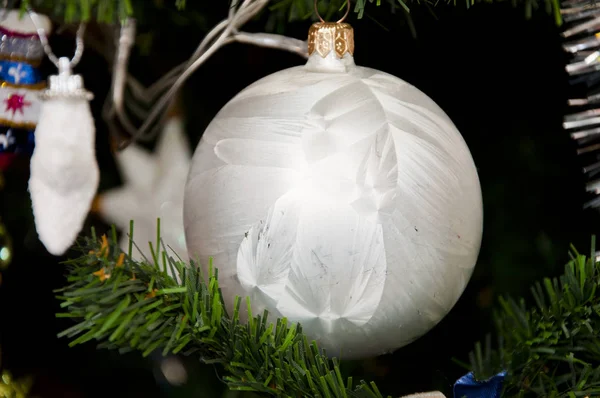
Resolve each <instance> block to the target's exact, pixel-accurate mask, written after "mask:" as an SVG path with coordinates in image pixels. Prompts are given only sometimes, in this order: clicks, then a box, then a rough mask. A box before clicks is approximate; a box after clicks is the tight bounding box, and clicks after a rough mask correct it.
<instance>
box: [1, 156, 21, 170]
mask: <svg viewBox="0 0 600 398" xmlns="http://www.w3.org/2000/svg"><path fill="white" fill-rule="evenodd" d="M16 157H17V155H16V154H14V153H6V152H3V153H0V171H5V170H7V169H8V167H9V166H10V165H11V163H12V162H13V160H15V158H16Z"/></svg>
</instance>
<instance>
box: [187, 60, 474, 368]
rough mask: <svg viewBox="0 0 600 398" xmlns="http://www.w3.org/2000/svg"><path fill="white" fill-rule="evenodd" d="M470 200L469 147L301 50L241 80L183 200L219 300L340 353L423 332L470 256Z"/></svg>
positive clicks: (354, 69) (417, 99)
mask: <svg viewBox="0 0 600 398" xmlns="http://www.w3.org/2000/svg"><path fill="white" fill-rule="evenodd" d="M482 219H483V215H482V202H481V191H480V185H479V180H478V176H477V171H476V169H475V166H474V164H473V160H472V157H471V154H470V153H469V150H468V148H467V146H466V144H465V142H464V140H463V139H462V137H461V135H460V133H459V132H458V131H457V129H456V127H455V126H454V125H453V123H452V121H451V120H450V119H449V118H448V116H447V115H446V114H445V113H444V112H443V111H442V110H441V109H440V108H439V107H438V106H437V105H436V104H435V103H434V102H433V101H432V100H431V99H430V98H429V97H427V96H426V95H425V94H423V93H422V92H421V91H419V90H418V89H416V88H415V87H413V86H411V85H410V84H408V83H406V82H404V81H402V80H400V79H398V78H396V77H394V76H391V75H388V74H386V73H383V72H380V71H377V70H373V69H369V68H363V67H358V66H356V65H354V60H353V58H352V56H351V55H349V54H346V55H345V56H344V58H343V59H342V60H340V59H335V57H332V56H329V57H325V58H323V57H321V56H319V55H318V54H317V53H314V54H313V55H311V57H310V59H309V61H308V63H307V65H306V66H301V67H295V68H291V69H287V70H283V71H281V72H278V73H275V74H273V75H270V76H267V77H265V78H264V79H262V80H259V81H258V82H256V83H254V84H252V85H251V86H250V87H248V88H246V89H245V90H243V91H242V92H241V93H239V94H238V95H237V96H236V97H235V98H234V99H233V100H231V101H230V102H229V103H228V104H227V105H226V106H225V107H224V108H223V109H222V110H221V111H220V112H219V114H218V115H217V116H216V117H215V119H214V120H213V121H212V123H211V124H210V125H209V126H208V128H207V129H206V131H205V133H204V136H203V137H202V140H201V142H200V144H199V146H198V148H197V150H196V153H195V155H194V158H193V161H192V168H191V170H190V175H189V179H188V183H187V188H186V195H185V204H184V220H185V230H186V238H187V245H188V250H189V254H190V256H191V257H192V258H194V259H195V258H199V259H200V260H201V261H202V262H203V264H204V265H206V264H207V262H208V258H209V257H213V258H214V265H215V267H217V268H218V270H219V280H220V284H221V287H222V290H223V298H224V299H225V301H226V303H227V304H228V305H229V306H230V308H231V305H232V304H233V300H234V297H235V296H236V295H239V296H242V297H245V296H249V297H250V299H251V302H252V305H253V311H254V313H262V311H263V310H264V309H267V310H268V311H269V313H270V314H271V316H272V317H273V318H274V317H287V318H288V319H289V320H290V321H293V322H300V323H301V324H302V327H303V331H304V332H305V333H306V334H307V335H308V336H309V338H312V339H315V340H317V342H318V343H319V344H320V347H322V348H326V349H327V353H328V354H329V355H333V356H340V355H341V357H342V358H346V359H348V358H359V357H366V356H375V355H379V354H382V353H386V352H390V351H393V350H395V349H397V348H399V347H402V346H404V345H406V344H408V343H410V342H412V341H414V340H415V339H417V338H418V337H420V336H422V335H423V334H424V333H426V332H427V331H428V330H429V329H431V328H432V327H433V326H434V325H436V324H437V323H438V322H439V321H440V320H441V319H442V318H443V317H444V316H445V315H446V314H447V313H448V311H450V309H451V308H452V307H453V306H454V304H455V303H456V301H457V300H458V298H459V297H460V295H461V293H462V292H463V290H464V288H465V286H466V284H467V282H468V281H469V278H470V276H471V273H472V270H473V267H474V265H475V262H476V260H477V256H478V252H479V247H480V243H481V235H482V221H483V220H482Z"/></svg>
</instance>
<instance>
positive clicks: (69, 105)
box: [29, 98, 99, 255]
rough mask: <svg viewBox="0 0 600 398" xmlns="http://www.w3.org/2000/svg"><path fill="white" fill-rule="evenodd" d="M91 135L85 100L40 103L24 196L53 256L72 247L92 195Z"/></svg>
mask: <svg viewBox="0 0 600 398" xmlns="http://www.w3.org/2000/svg"><path fill="white" fill-rule="evenodd" d="M95 133H96V129H95V126H94V120H93V118H92V114H91V111H90V106H89V103H88V101H87V100H85V99H77V98H54V99H49V100H47V101H44V102H43V103H42V111H41V115H40V120H39V122H38V126H37V129H36V130H35V137H36V146H35V150H34V152H33V156H32V157H31V178H30V180H29V191H30V193H31V201H32V204H33V214H34V217H35V226H36V230H37V233H38V235H39V238H40V240H41V241H42V243H43V244H44V246H46V249H47V250H48V252H50V253H51V254H53V255H62V254H64V253H65V252H66V251H67V250H68V249H69V247H71V245H72V244H73V242H74V241H75V239H76V238H77V235H78V234H79V232H80V231H81V229H82V227H83V223H84V221H85V218H86V216H87V214H88V211H89V209H90V205H91V201H92V199H93V198H94V195H95V194H96V189H97V188H98V182H99V170H98V165H97V163H96V153H95V144H96V142H95Z"/></svg>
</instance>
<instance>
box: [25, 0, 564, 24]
mask: <svg viewBox="0 0 600 398" xmlns="http://www.w3.org/2000/svg"><path fill="white" fill-rule="evenodd" d="M229 1H237V0H229ZM347 1H348V0H330V1H319V12H320V13H321V15H322V16H323V17H324V18H325V19H327V20H333V19H335V17H336V15H338V14H340V12H342V13H343V10H344V8H345V7H346V5H347ZM351 1H352V3H351V6H352V10H353V12H354V13H355V15H356V16H357V17H358V18H359V19H360V18H362V17H363V16H364V14H365V11H366V10H367V9H368V8H371V7H374V6H377V7H379V6H382V5H385V9H386V10H389V12H395V11H397V10H401V11H403V12H400V13H399V15H405V14H406V13H410V10H411V8H412V7H416V6H425V7H427V8H428V9H430V8H432V7H435V6H438V5H442V4H446V5H452V6H459V7H466V8H470V7H472V6H474V5H475V4H478V3H482V2H484V3H490V2H495V1H498V2H500V1H503V0H383V1H382V0H351ZM188 3H190V4H188ZM511 3H512V5H513V6H515V7H517V6H522V7H523V8H524V9H525V14H526V17H527V18H530V17H531V15H532V13H533V12H534V11H536V10H545V11H546V13H548V14H550V15H553V17H554V19H555V21H556V23H557V25H560V24H561V23H562V18H561V14H560V3H559V0H543V2H538V1H537V0H511ZM198 4H200V3H199V1H197V2H192V1H189V2H188V1H186V0H154V1H148V0H22V1H21V5H22V8H23V10H25V9H26V8H27V7H29V6H31V7H33V8H34V9H36V10H39V11H40V12H47V13H51V14H53V15H55V16H57V17H60V18H62V19H64V20H65V21H66V22H75V21H81V20H83V21H89V20H94V19H95V20H97V21H99V22H102V23H114V22H117V21H120V20H123V19H125V18H127V17H132V16H133V17H139V16H140V15H142V14H144V11H145V10H147V9H149V8H154V9H158V8H163V7H165V6H175V7H176V8H177V9H179V10H184V9H185V8H186V6H189V8H193V7H194V6H196V5H198ZM269 11H270V12H271V13H272V16H273V17H274V18H275V19H276V20H278V21H287V22H291V21H295V20H302V21H305V20H309V19H311V18H314V1H313V0H271V4H270V6H269Z"/></svg>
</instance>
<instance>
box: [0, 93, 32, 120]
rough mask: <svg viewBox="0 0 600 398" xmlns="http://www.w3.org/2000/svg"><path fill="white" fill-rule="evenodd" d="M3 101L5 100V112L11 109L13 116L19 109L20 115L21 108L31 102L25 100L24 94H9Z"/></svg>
mask: <svg viewBox="0 0 600 398" xmlns="http://www.w3.org/2000/svg"><path fill="white" fill-rule="evenodd" d="M4 102H6V112H8V111H10V110H12V111H13V116H14V115H15V113H17V111H20V112H21V115H22V114H23V108H24V107H26V106H29V105H31V102H26V101H25V95H19V94H11V95H10V97H8V98H7V99H5V100H4Z"/></svg>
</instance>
